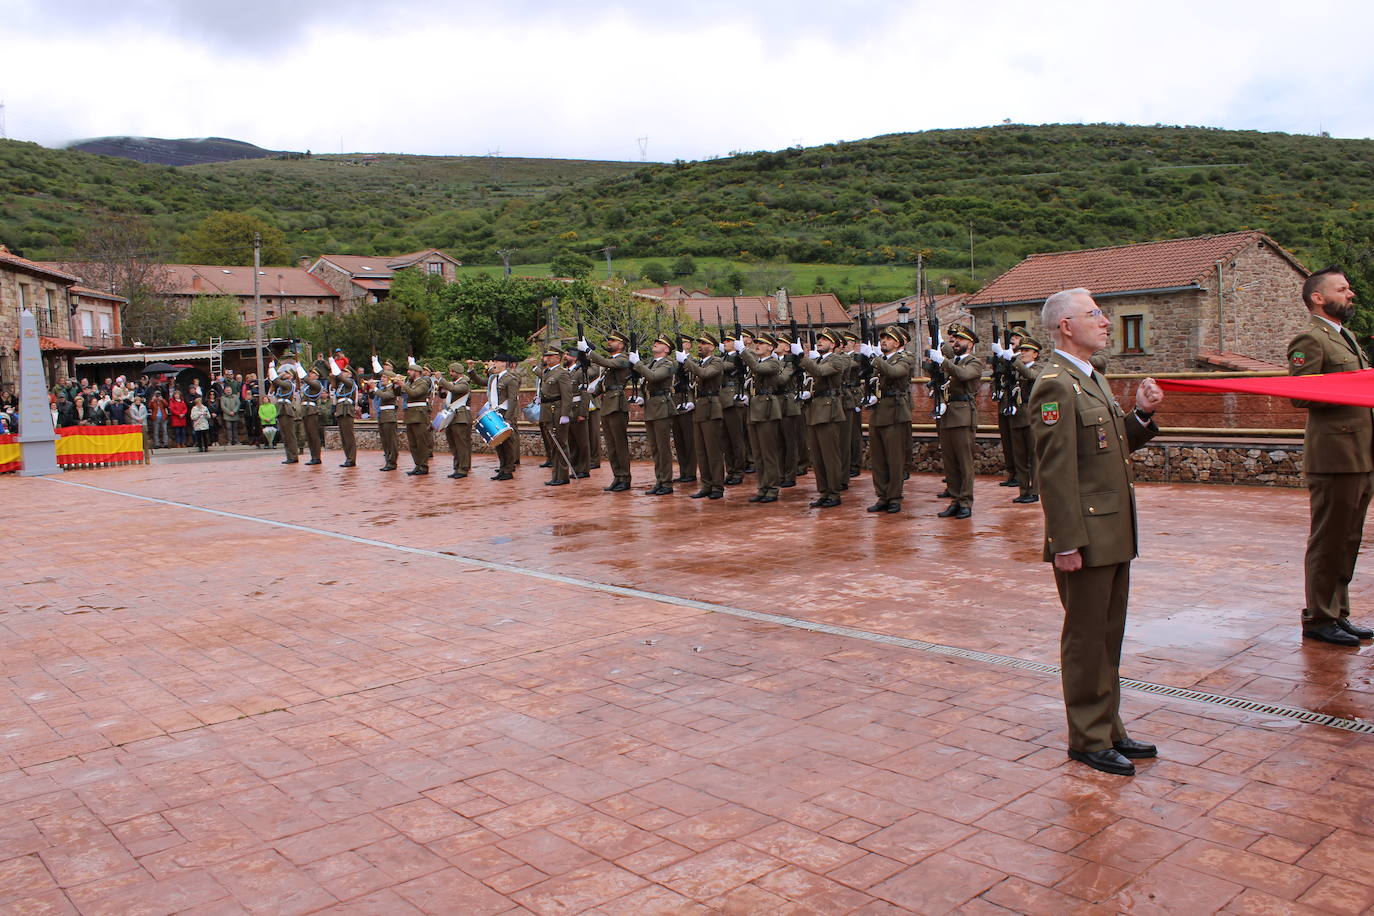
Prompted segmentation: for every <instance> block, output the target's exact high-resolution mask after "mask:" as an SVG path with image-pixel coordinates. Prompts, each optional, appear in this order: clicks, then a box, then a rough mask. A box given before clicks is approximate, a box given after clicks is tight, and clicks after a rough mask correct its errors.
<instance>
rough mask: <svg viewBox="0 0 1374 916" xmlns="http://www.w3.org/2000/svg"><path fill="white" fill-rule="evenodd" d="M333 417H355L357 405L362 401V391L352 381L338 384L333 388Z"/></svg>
mask: <svg viewBox="0 0 1374 916" xmlns="http://www.w3.org/2000/svg"><path fill="white" fill-rule="evenodd" d="M333 396H334V416H336V417H357V416H358V413H359V411H358V404H359V402H360V401H362V399H363V392H362V389H361V388H359V387H358V383H357V382H354V381H347V382H339V383H338V384H337V385H335V386H334V395H333Z"/></svg>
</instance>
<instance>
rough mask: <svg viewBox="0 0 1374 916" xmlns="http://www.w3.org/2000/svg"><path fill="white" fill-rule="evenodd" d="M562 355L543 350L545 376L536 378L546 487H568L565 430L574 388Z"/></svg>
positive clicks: (557, 352)
mask: <svg viewBox="0 0 1374 916" xmlns="http://www.w3.org/2000/svg"><path fill="white" fill-rule="evenodd" d="M562 362H563V351H562V350H560V349H558V348H557V347H548V348H546V349H545V350H544V373H543V374H542V375H541V376H540V377H539V425H540V427H542V428H543V432H544V437H545V441H546V442H548V443H549V446H550V448H549V455H548V459H549V462H550V463H551V465H552V467H553V472H552V474H551V475H550V477H549V479H548V480H546V481H544V486H546V487H561V486H564V485H565V484H567V482H568V474H569V471H570V469H569V468H568V462H567V460H566V459H565V458H564V457H563V456H564V455H566V454H567V452H568V426H569V425H570V424H571V423H572V409H573V402H572V399H573V384H572V377H571V376H569V375H568V370H567V369H564V368H563V366H562Z"/></svg>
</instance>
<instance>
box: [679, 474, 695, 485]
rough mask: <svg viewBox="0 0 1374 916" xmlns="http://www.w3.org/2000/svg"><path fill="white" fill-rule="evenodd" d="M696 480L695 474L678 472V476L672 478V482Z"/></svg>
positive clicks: (692, 481)
mask: <svg viewBox="0 0 1374 916" xmlns="http://www.w3.org/2000/svg"><path fill="white" fill-rule="evenodd" d="M696 482H697V477H696V475H695V474H680V475H679V476H677V477H674V478H673V483H696Z"/></svg>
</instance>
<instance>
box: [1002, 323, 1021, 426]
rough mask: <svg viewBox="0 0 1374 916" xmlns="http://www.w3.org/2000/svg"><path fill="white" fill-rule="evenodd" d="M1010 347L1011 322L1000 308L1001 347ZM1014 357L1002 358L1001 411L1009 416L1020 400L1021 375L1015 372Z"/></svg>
mask: <svg viewBox="0 0 1374 916" xmlns="http://www.w3.org/2000/svg"><path fill="white" fill-rule="evenodd" d="M1010 348H1011V322H1010V320H1008V318H1007V310H1006V309H1002V349H1004V350H1006V349H1010ZM1015 358H1016V357H1012V358H1010V359H1006V360H1003V362H1004V363H1005V366H1004V371H1005V372H1006V376H1007V379H1006V381H1005V382H1003V383H1002V388H1003V389H1004V390H1005V391H1006V392H1007V402H1006V404H1005V405H1003V407H1002V413H1004V414H1006V415H1007V416H1009V417H1011V416H1015V415H1016V402H1017V401H1019V400H1021V376H1020V375H1019V374H1017V372H1016V363H1015V362H1014V360H1015Z"/></svg>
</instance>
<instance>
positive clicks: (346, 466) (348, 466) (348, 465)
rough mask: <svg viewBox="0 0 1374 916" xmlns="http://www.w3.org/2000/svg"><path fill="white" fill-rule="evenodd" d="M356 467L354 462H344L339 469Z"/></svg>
mask: <svg viewBox="0 0 1374 916" xmlns="http://www.w3.org/2000/svg"><path fill="white" fill-rule="evenodd" d="M357 466H358V462H356V461H345V462H344V463H343V464H341V465H339V467H341V468H356V467H357Z"/></svg>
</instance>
